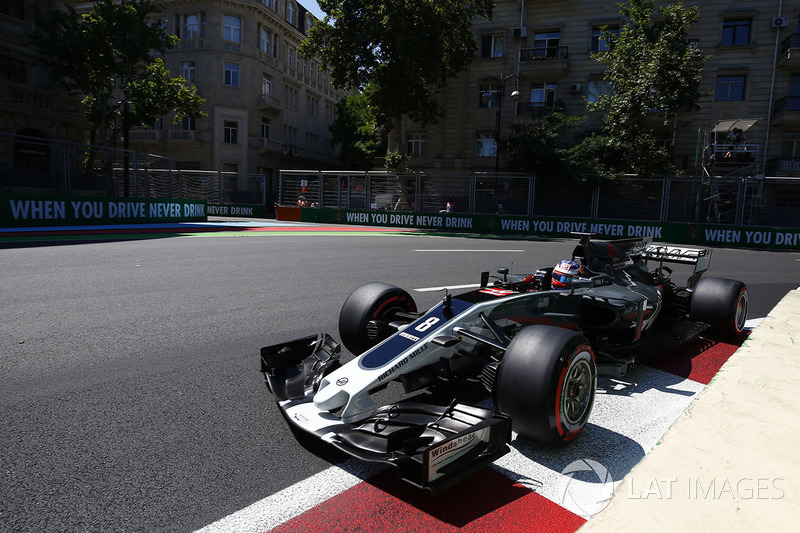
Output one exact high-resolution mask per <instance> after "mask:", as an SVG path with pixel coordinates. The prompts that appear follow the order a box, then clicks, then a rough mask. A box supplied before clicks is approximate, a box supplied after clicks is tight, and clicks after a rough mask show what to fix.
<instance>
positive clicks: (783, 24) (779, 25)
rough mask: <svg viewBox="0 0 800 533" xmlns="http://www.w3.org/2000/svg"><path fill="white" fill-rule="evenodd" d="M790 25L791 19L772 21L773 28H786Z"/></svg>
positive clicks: (781, 18)
mask: <svg viewBox="0 0 800 533" xmlns="http://www.w3.org/2000/svg"><path fill="white" fill-rule="evenodd" d="M788 25H789V17H775V18H773V19H772V27H773V28H785V27H786V26H788Z"/></svg>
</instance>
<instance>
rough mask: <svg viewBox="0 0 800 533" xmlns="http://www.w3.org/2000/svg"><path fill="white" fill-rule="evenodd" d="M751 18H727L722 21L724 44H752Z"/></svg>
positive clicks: (722, 43)
mask: <svg viewBox="0 0 800 533" xmlns="http://www.w3.org/2000/svg"><path fill="white" fill-rule="evenodd" d="M750 23H751V21H750V19H738V20H726V21H724V22H723V23H722V41H720V44H721V45H722V46H735V45H740V44H750Z"/></svg>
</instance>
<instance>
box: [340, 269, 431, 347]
mask: <svg viewBox="0 0 800 533" xmlns="http://www.w3.org/2000/svg"><path fill="white" fill-rule="evenodd" d="M398 311H402V312H409V313H416V311H417V304H416V303H415V302H414V299H413V298H412V297H411V296H410V295H409V294H408V293H407V292H406V291H404V290H403V289H401V288H399V287H395V286H394V285H390V284H388V283H381V282H372V283H367V284H364V285H362V286H360V287H358V288H357V289H356V290H354V291H353V292H351V293H350V296H348V297H347V300H345V302H344V305H342V310H341V311H340V313H339V338H341V339H342V344H344V346H345V348H347V349H348V350H349V351H350V353H352V354H353V355H361V354H362V353H364V352H365V351H367V350H368V349H370V348H372V347H373V346H375V345H376V344H378V343H379V342H381V341H382V340H383V339H385V338H386V337H388V336H389V335H390V334H391V333H392V330H391V328H388V327H387V325H388V322H390V321H392V320H395V319H396V318H395V315H396V313H397V312H398ZM370 322H373V324H372V327H369V328H368V325H369V324H370Z"/></svg>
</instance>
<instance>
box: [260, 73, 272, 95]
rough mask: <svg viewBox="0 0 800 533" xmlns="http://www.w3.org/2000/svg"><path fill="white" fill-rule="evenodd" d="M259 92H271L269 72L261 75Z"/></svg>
mask: <svg viewBox="0 0 800 533" xmlns="http://www.w3.org/2000/svg"><path fill="white" fill-rule="evenodd" d="M261 94H272V76H270V75H269V74H262V75H261Z"/></svg>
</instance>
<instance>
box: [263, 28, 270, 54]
mask: <svg viewBox="0 0 800 533" xmlns="http://www.w3.org/2000/svg"><path fill="white" fill-rule="evenodd" d="M271 39H272V36H271V35H270V34H269V32H268V31H267V30H266V29H264V28H261V51H262V52H264V53H265V54H267V55H269V54H271V53H272V41H271Z"/></svg>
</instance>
